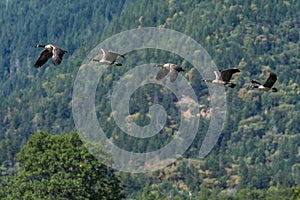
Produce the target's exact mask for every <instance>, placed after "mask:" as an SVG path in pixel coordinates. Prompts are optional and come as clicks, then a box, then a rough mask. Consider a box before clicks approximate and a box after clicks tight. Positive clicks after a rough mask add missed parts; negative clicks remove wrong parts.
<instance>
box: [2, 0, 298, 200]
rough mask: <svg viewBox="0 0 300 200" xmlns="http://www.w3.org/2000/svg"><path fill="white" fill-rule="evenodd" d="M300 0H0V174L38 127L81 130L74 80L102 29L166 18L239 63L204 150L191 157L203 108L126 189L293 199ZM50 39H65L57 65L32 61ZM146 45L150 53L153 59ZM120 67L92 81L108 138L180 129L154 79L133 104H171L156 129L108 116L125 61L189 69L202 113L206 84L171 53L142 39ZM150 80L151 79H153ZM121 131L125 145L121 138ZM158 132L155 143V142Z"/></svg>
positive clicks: (145, 193)
mask: <svg viewBox="0 0 300 200" xmlns="http://www.w3.org/2000/svg"><path fill="white" fill-rule="evenodd" d="M299 10H300V2H299V1H296V0H290V1H289V0H285V1H275V0H274V1H267V0H262V1H258V0H256V1H251V2H250V1H242V0H221V1H214V0H213V1H211V0H201V1H192V0H186V1H176V0H166V1H165V0H157V1H153V2H152V1H146V0H140V1H135V0H132V1H130V0H127V1H126V0H123V1H116V0H113V1H109V2H106V1H86V0H79V1H76V2H74V1H69V0H64V1H58V0H52V1H43V2H41V1H36V0H30V1H19V0H7V1H1V2H0V27H1V31H0V38H1V46H0V83H1V84H0V87H1V88H0V91H1V92H0V106H1V110H0V119H1V120H0V126H1V129H0V165H1V175H2V176H7V175H11V174H13V173H15V172H16V171H17V165H16V163H17V162H16V161H17V160H16V154H17V153H18V152H19V151H20V150H21V148H22V147H23V146H24V144H25V143H26V141H27V139H28V137H29V136H30V135H32V134H33V133H35V132H37V131H40V130H45V131H48V132H50V133H53V134H60V133H69V132H73V131H76V129H75V126H74V122H73V117H72V92H73V83H74V80H75V77H76V74H77V72H78V69H79V67H80V66H81V63H82V61H83V59H85V57H86V56H87V55H88V53H89V51H91V50H92V49H93V48H94V47H95V46H96V45H97V44H98V43H100V42H102V41H103V40H104V39H106V38H108V37H110V36H112V35H114V34H117V33H120V32H122V31H126V30H128V29H134V28H143V27H161V28H168V29H173V30H176V31H179V32H181V33H184V34H186V35H188V36H190V37H191V38H193V39H194V40H195V41H197V42H198V43H199V44H201V45H202V46H203V47H204V48H205V49H206V50H207V52H208V53H209V54H210V55H211V57H212V59H213V61H214V62H215V63H216V65H217V66H218V68H219V69H226V68H230V67H234V68H239V69H240V70H241V72H240V73H239V74H238V75H237V76H235V77H234V82H236V83H237V86H236V87H235V88H234V89H231V88H226V96H227V97H226V98H227V110H226V111H227V113H226V121H225V125H224V127H223V130H222V134H221V137H220V138H219V141H218V143H217V145H216V146H215V147H214V149H213V151H212V152H211V153H210V154H209V155H208V156H207V157H206V158H204V159H200V158H199V157H198V152H199V149H200V145H201V141H202V139H203V137H204V135H205V133H206V131H207V128H208V124H209V116H207V115H202V116H201V117H200V124H201V126H200V128H199V130H198V132H197V135H196V138H195V140H194V142H193V144H192V145H191V146H190V148H189V149H188V151H186V152H185V154H184V155H183V156H182V158H181V159H179V160H178V161H176V162H175V163H174V164H172V165H170V166H168V167H165V168H164V169H162V170H159V171H155V172H151V173H146V174H130V173H122V174H121V175H122V180H123V184H124V186H125V193H126V194H127V196H128V197H129V198H137V199H167V198H171V199H176V198H177V199H187V198H188V197H189V194H191V195H192V196H191V197H192V198H195V199H209V198H210V199H222V198H223V199H228V198H231V199H246V198H250V199H268V198H269V199H272V198H274V196H276V197H282V198H281V199H284V198H287V199H289V198H291V197H292V194H291V191H294V193H297V192H298V194H299V190H297V188H296V189H290V188H295V187H297V186H298V185H299V184H300V148H299V143H300V134H299V133H300V125H299V119H300V113H299V110H300V103H299V102H298V101H297V100H298V99H297V98H298V97H299V94H300V88H299V82H300V41H299V38H300V14H299ZM37 43H40V44H44V43H53V44H57V45H59V46H60V47H61V48H63V49H66V50H67V51H68V53H67V54H66V55H65V56H64V59H63V62H62V64H61V65H59V66H53V65H52V64H51V63H50V62H48V63H47V64H46V65H45V66H43V67H42V68H40V69H36V68H34V66H33V65H34V62H35V60H36V59H37V57H38V56H39V54H40V50H41V49H35V48H34V45H35V44H37ZM153 55H159V56H156V57H155V59H154V57H153ZM126 57H127V59H126V63H127V64H124V66H122V67H121V68H111V69H109V70H108V71H107V72H105V74H104V76H103V78H102V79H101V80H100V81H99V85H98V88H97V93H96V113H97V117H98V119H99V123H100V125H101V127H102V128H103V130H104V131H105V133H106V134H107V136H108V137H110V138H111V140H113V141H114V143H115V144H117V145H118V146H120V147H124V148H127V150H131V151H141V150H142V151H144V152H146V151H152V150H155V149H158V148H161V147H163V146H164V145H166V144H167V143H168V142H169V141H170V140H171V139H172V137H173V133H174V132H173V130H174V129H176V128H178V123H179V122H180V113H178V108H177V107H176V106H173V104H171V103H170V102H177V101H178V99H177V98H176V97H175V96H174V95H172V94H171V92H169V91H166V90H163V89H162V88H161V87H159V86H157V87H152V88H151V87H150V86H147V87H143V88H140V89H138V90H137V91H136V92H135V93H134V94H133V96H132V99H131V101H130V103H131V105H130V112H131V113H132V114H134V120H135V121H136V122H137V123H138V124H141V125H145V124H147V123H148V120H149V119H148V118H147V114H148V110H149V105H152V104H153V103H160V104H162V105H163V106H164V108H165V109H166V110H167V111H168V112H167V113H168V120H167V123H166V124H167V126H166V127H164V129H163V131H162V132H161V133H163V134H158V135H156V136H155V137H153V138H149V139H147V140H146V139H136V138H132V137H128V136H126V134H125V133H123V132H122V130H120V129H119V128H118V127H117V126H116V124H115V122H114V121H113V120H112V117H111V116H112V110H111V108H110V101H109V98H107V97H108V96H109V95H110V94H111V92H112V91H111V90H112V88H113V87H114V86H115V84H116V81H117V80H118V79H119V78H120V77H121V76H122V75H123V74H124V73H126V71H128V70H129V69H131V68H132V66H135V65H138V64H143V63H155V62H164V61H165V60H168V61H170V60H171V61H172V62H174V63H177V64H179V65H181V66H182V67H183V68H185V70H186V71H185V72H184V73H183V74H184V76H185V77H186V78H187V79H188V80H189V81H190V84H191V85H192V86H193V89H194V90H195V93H196V95H197V98H198V99H199V104H201V105H203V110H201V111H202V112H203V113H205V112H206V110H207V109H208V108H209V103H210V102H209V92H208V89H207V86H206V85H205V84H204V83H202V82H201V79H202V78H203V77H201V76H200V75H199V73H196V71H195V70H193V66H191V65H190V64H189V63H187V62H186V61H185V60H184V59H182V58H181V57H179V56H177V55H172V54H170V53H167V52H162V53H160V54H158V53H157V51H152V50H141V51H137V52H130V53H129V54H128V55H126ZM269 71H272V72H274V73H276V74H277V75H278V81H277V82H276V87H277V88H278V90H279V91H278V92H277V93H271V92H268V93H263V92H261V91H256V90H253V89H250V88H249V87H248V86H249V84H250V82H251V80H252V79H255V80H259V81H262V82H263V81H264V80H266V78H267V77H268V74H269ZM154 89H155V90H154ZM124 141H126V144H124ZM158 141H159V142H158Z"/></svg>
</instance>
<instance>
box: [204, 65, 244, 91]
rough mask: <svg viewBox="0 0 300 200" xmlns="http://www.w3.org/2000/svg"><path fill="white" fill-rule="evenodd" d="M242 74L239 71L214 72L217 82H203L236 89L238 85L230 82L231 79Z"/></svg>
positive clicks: (205, 80)
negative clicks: (236, 74) (234, 75)
mask: <svg viewBox="0 0 300 200" xmlns="http://www.w3.org/2000/svg"><path fill="white" fill-rule="evenodd" d="M237 72H240V70H239V69H226V70H220V71H214V73H215V76H216V79H215V80H207V79H203V80H202V81H203V82H208V83H214V84H217V85H227V86H228V87H231V88H234V87H235V86H236V84H234V83H232V82H230V79H231V77H232V75H233V74H235V73H237Z"/></svg>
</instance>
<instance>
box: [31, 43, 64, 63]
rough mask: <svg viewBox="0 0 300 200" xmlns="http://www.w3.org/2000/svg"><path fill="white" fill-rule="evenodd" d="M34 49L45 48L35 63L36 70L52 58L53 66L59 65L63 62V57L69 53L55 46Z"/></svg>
mask: <svg viewBox="0 0 300 200" xmlns="http://www.w3.org/2000/svg"><path fill="white" fill-rule="evenodd" d="M34 47H36V48H38V47H41V48H45V50H44V51H42V52H41V54H40V57H39V58H38V59H37V61H36V62H35V64H34V66H35V67H36V68H39V67H42V66H43V65H44V64H45V63H46V62H47V61H48V60H49V59H50V58H51V57H52V63H53V65H59V64H60V63H61V61H62V58H63V55H64V54H65V53H67V51H65V50H62V49H61V48H59V47H57V46H55V45H53V44H47V45H39V44H37V45H35V46H34Z"/></svg>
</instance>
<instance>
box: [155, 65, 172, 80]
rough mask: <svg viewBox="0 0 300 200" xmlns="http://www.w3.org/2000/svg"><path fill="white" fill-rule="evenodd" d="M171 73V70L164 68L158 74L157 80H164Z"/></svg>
mask: <svg viewBox="0 0 300 200" xmlns="http://www.w3.org/2000/svg"><path fill="white" fill-rule="evenodd" d="M169 72H170V70H169V69H167V68H165V67H162V68H161V69H160V70H159V72H158V73H157V75H156V80H158V81H159V80H161V79H163V78H164V77H165V76H167V74H168V73H169Z"/></svg>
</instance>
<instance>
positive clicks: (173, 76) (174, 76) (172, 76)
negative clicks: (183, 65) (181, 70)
mask: <svg viewBox="0 0 300 200" xmlns="http://www.w3.org/2000/svg"><path fill="white" fill-rule="evenodd" d="M177 76H178V71H177V70H172V71H171V72H170V81H171V82H174V81H175V80H176V79H177Z"/></svg>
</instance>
